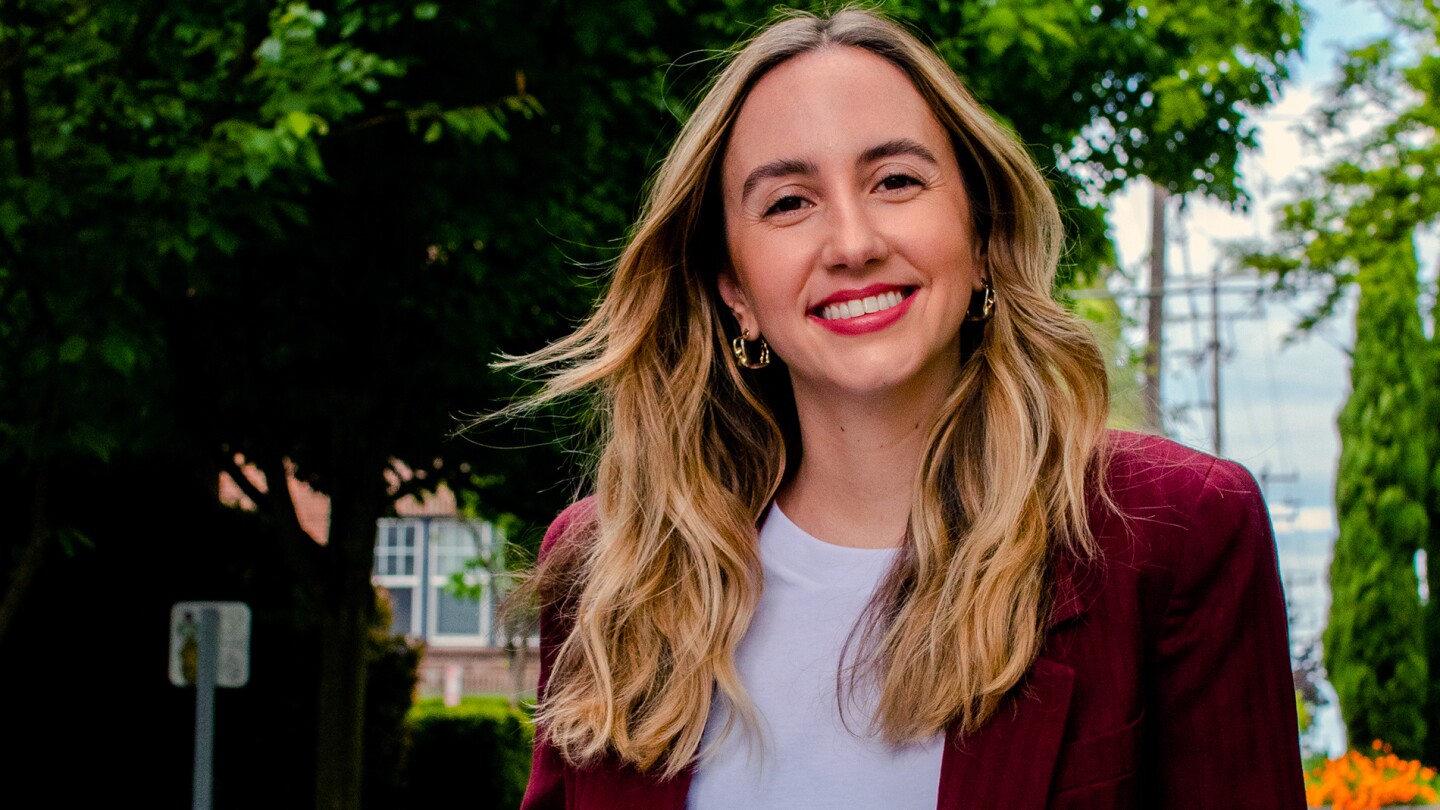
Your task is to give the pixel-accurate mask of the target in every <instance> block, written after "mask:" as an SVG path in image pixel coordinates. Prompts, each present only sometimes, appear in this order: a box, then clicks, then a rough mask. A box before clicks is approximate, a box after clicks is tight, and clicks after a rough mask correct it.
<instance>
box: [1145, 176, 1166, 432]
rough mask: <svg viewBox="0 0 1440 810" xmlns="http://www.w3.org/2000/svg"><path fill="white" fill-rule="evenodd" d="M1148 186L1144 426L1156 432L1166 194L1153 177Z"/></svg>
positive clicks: (1159, 426) (1160, 421)
mask: <svg viewBox="0 0 1440 810" xmlns="http://www.w3.org/2000/svg"><path fill="white" fill-rule="evenodd" d="M1150 188H1151V197H1150V292H1149V296H1148V297H1149V299H1150V309H1149V313H1148V317H1147V318H1146V320H1145V331H1146V340H1145V426H1146V427H1147V428H1149V429H1150V430H1151V431H1152V432H1154V433H1156V434H1164V433H1165V420H1164V415H1163V414H1162V413H1161V410H1160V375H1161V372H1162V370H1163V369H1162V366H1161V361H1162V354H1161V347H1162V343H1163V340H1164V334H1165V203H1166V200H1167V199H1168V198H1169V194H1167V193H1166V191H1165V189H1164V187H1162V186H1159V185H1156V184H1155V183H1154V182H1153V181H1152V182H1151V185H1150Z"/></svg>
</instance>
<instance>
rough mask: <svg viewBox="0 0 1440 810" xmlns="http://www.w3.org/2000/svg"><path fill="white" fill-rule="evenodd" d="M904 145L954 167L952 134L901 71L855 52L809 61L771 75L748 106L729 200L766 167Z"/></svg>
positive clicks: (733, 144) (829, 51) (730, 157)
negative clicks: (905, 141) (918, 146)
mask: <svg viewBox="0 0 1440 810" xmlns="http://www.w3.org/2000/svg"><path fill="white" fill-rule="evenodd" d="M896 138H910V139H912V140H915V141H918V142H920V143H922V144H923V145H925V146H928V147H929V148H930V149H931V151H932V152H933V153H934V154H935V155H936V156H937V157H938V158H940V159H941V160H942V162H951V163H953V161H954V153H953V150H952V149H951V148H950V143H949V141H950V139H949V136H948V135H947V133H946V132H945V129H944V128H943V127H942V126H941V125H940V122H939V121H938V120H937V119H936V118H935V114H934V112H933V111H932V110H931V109H930V106H929V105H928V104H926V103H925V99H924V98H923V97H921V95H920V92H919V91H918V90H916V89H915V85H914V84H913V83H912V82H911V81H910V78H909V77H908V76H906V75H905V73H904V72H903V71H901V69H900V68H899V67H897V66H896V65H895V64H894V63H892V62H890V61H889V60H888V59H885V58H884V57H882V56H878V55H876V54H874V53H871V52H870V51H867V50H864V49H862V48H854V47H848V46H837V47H829V48H824V49H821V50H818V51H812V52H810V53H806V54H802V55H800V56H797V57H795V58H793V59H791V60H789V61H787V62H784V63H782V64H780V65H779V66H777V67H775V68H774V69H772V70H771V71H770V72H769V73H767V74H765V76H764V77H762V78H761V79H760V81H759V82H757V83H756V84H755V86H754V87H753V88H752V89H751V91H750V94H749V95H748V97H747V98H746V100H745V102H744V104H742V105H741V107H740V113H739V115H738V116H736V120H735V124H734V128H733V129H732V130H731V133H730V138H729V141H728V144H727V146H726V150H725V156H724V178H725V184H726V190H727V196H728V192H729V191H730V190H731V189H732V186H731V183H732V182H739V179H742V178H743V175H744V174H745V173H746V172H747V171H749V169H750V168H753V167H754V166H757V165H760V164H762V163H765V162H768V161H772V160H777V159H782V160H783V159H790V158H796V159H804V160H812V161H817V162H820V161H824V160H825V159H827V158H834V159H838V160H853V157H854V155H858V154H859V153H861V152H863V151H864V150H866V149H869V148H871V147H873V146H875V145H876V144H880V143H885V142H887V141H892V140H894V139H896ZM737 176H738V177H737Z"/></svg>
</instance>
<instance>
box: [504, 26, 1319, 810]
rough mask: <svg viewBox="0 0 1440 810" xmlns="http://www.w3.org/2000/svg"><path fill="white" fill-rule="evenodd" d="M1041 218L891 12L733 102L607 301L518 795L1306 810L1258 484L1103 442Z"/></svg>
mask: <svg viewBox="0 0 1440 810" xmlns="http://www.w3.org/2000/svg"><path fill="white" fill-rule="evenodd" d="M1060 243H1061V224H1060V219H1059V215H1058V213H1057V210H1056V206H1055V202H1054V200H1053V199H1052V197H1051V196H1050V194H1049V192H1048V190H1047V189H1046V186H1045V183H1044V181H1043V179H1042V178H1041V176H1040V174H1039V172H1038V170H1037V169H1036V167H1035V166H1034V164H1033V163H1032V161H1031V160H1030V158H1029V157H1028V155H1027V154H1026V152H1025V150H1024V149H1023V148H1022V147H1021V146H1020V145H1019V144H1018V143H1017V142H1016V141H1015V139H1014V138H1013V136H1011V135H1010V134H1009V133H1008V132H1006V131H1005V130H1004V129H1003V128H1002V127H1001V126H999V125H998V124H997V123H996V122H995V121H994V120H992V119H991V118H990V117H989V116H988V115H987V114H986V113H985V112H984V111H983V110H982V109H981V108H980V107H979V105H978V104H977V103H976V102H975V101H974V100H973V99H972V98H971V97H970V96H969V95H968V93H967V92H966V91H965V90H964V88H963V87H962V86H961V84H960V82H959V80H958V79H957V78H956V77H955V75H954V74H953V73H952V72H951V71H950V70H949V69H948V68H947V67H946V66H945V64H944V63H943V62H942V61H941V60H940V59H939V58H938V57H937V56H935V55H934V54H933V53H931V52H930V51H929V50H928V49H926V48H925V47H924V46H923V45H921V44H920V43H919V42H918V41H917V40H916V39H915V38H914V37H912V36H911V35H910V34H908V33H906V32H905V31H904V30H903V29H901V28H899V27H898V26H896V25H894V24H893V23H890V22H888V21H886V20H884V19H883V18H880V17H878V16H876V15H875V14H872V13H869V12H863V11H855V10H847V11H842V12H840V13H838V14H835V15H834V16H831V17H813V16H807V15H799V14H796V15H792V16H789V17H787V18H785V19H783V20H781V21H780V22H778V23H776V24H774V25H772V26H771V27H769V28H768V29H766V30H764V31H762V32H761V33H760V34H759V35H758V36H757V37H755V38H754V39H753V40H752V41H750V42H749V43H748V44H747V45H746V46H745V47H744V48H743V49H742V50H740V51H739V52H738V53H737V55H736V56H735V57H734V58H733V60H732V61H731V62H730V63H729V64H728V66H727V67H726V68H725V69H724V70H723V72H722V73H721V74H720V75H719V77H718V78H717V80H716V81H715V83H714V85H713V86H712V87H711V89H710V90H709V92H708V94H707V95H706V96H705V97H704V99H703V101H702V102H701V103H700V105H699V107H698V109H697V110H696V111H695V113H694V115H693V116H692V117H691V118H690V120H689V121H688V123H686V125H685V127H684V128H683V131H682V132H681V134H680V137H679V139H678V141H677V143H676V144H675V146H674V148H673V149H672V151H671V152H670V154H669V156H668V158H667V159H666V161H665V163H664V165H663V166H662V167H661V168H660V170H659V174H658V177H657V179H656V182H655V183H654V185H653V187H652V189H651V191H650V196H649V199H648V203H647V205H646V208H645V210H644V212H643V214H642V216H641V219H640V222H639V224H638V225H637V227H636V229H635V232H634V235H633V237H632V238H631V240H630V243H629V245H628V246H627V248H626V250H625V251H624V253H623V255H622V256H621V258H620V260H619V262H618V265H617V267H616V269H615V275H614V279H613V281H612V283H611V286H610V289H609V290H608V292H607V293H606V294H605V295H604V297H603V298H602V300H601V302H600V304H599V306H598V308H597V310H596V312H595V314H594V315H593V316H592V317H591V318H590V320H589V321H588V322H587V323H585V324H584V325H583V326H582V327H581V328H580V329H579V330H578V331H577V332H576V333H575V334H573V335H571V336H570V337H569V338H566V339H565V340H562V341H560V342H559V343H557V344H555V345H553V346H551V347H549V348H547V349H545V350H543V351H541V352H539V353H537V354H535V355H532V356H529V357H527V358H522V359H521V360H520V361H519V364H520V365H522V366H526V367H530V368H543V369H548V370H549V374H550V377H549V380H548V387H547V388H546V389H545V391H544V392H543V393H542V394H541V395H540V396H539V397H538V398H537V399H536V400H535V401H534V402H533V403H531V404H539V403H540V402H546V401H550V400H553V399H555V398H557V397H563V396H567V395H570V394H574V393H577V392H588V393H590V394H591V395H592V396H593V397H594V402H595V405H596V411H597V413H598V416H599V421H600V426H601V438H600V444H599V454H598V462H597V467H596V470H595V476H594V481H595V494H594V496H593V497H592V498H587V499H585V500H583V501H581V502H579V503H577V504H576V505H574V506H572V507H571V508H570V509H568V510H567V511H566V512H565V513H564V514H562V515H561V516H560V518H559V519H557V520H556V522H555V524H554V525H553V526H552V527H551V529H550V531H549V532H548V534H547V536H546V538H545V541H544V543H543V545H542V550H541V563H540V568H539V571H538V573H537V579H536V587H537V588H538V590H539V594H540V598H541V599H542V606H543V614H542V621H541V635H542V674H541V684H540V694H541V697H540V704H539V708H538V713H537V721H538V727H539V731H538V735H537V743H536V749H535V760H534V769H533V772H532V775H531V782H530V785H529V789H528V791H527V794H526V798H525V803H524V807H526V808H535V809H536V810H538V808H548V807H572V808H622V807H623V808H642V807H669V808H682V807H691V808H706V809H708V808H717V807H740V808H750V807H786V808H793V807H827V808H830V807H856V808H910V807H915V808H921V807H926V808H928V807H937V806H938V807H942V808H1040V807H1052V808H1101V807H1103V808H1120V807H1137V808H1138V807H1145V808H1182V807H1192V806H1193V807H1202V806H1203V807H1207V808H1213V807H1257V808H1258V807H1265V808H1279V807H1302V806H1304V800H1303V791H1302V787H1301V772H1300V761H1299V753H1298V744H1297V726H1296V722H1295V709H1294V698H1293V691H1292V686H1291V680H1290V672H1289V666H1288V655H1287V642H1286V626H1285V615H1284V606H1283V600H1282V597H1281V592H1280V586H1279V581H1278V577H1277V573H1276V565H1275V554H1274V546H1273V543H1272V541H1271V538H1270V533H1269V523H1268V519H1267V516H1266V512H1265V508H1264V504H1263V503H1262V501H1261V499H1260V496H1259V494H1258V491H1257V488H1256V486H1255V483H1254V480H1253V479H1252V478H1251V477H1250V476H1249V474H1248V473H1246V472H1245V471H1244V470H1243V469H1242V468H1240V467H1239V466H1237V465H1234V464H1232V463H1229V462H1224V461H1219V460H1216V459H1213V458H1210V457H1207V456H1202V455H1200V454H1198V453H1195V452H1193V451H1189V450H1185V449H1183V448H1181V447H1179V446H1177V445H1174V444H1170V443H1167V442H1164V441H1162V440H1159V439H1153V438H1145V437H1139V436H1133V435H1125V434H1113V433H1112V434H1107V432H1106V431H1105V427H1104V425H1105V419H1106V415H1107V394H1106V388H1105V369H1104V365H1103V361H1102V359H1101V356H1100V354H1099V352H1098V351H1097V349H1096V346H1095V344H1094V341H1093V339H1092V338H1091V336H1090V334H1089V332H1088V331H1087V329H1086V328H1085V327H1084V326H1083V325H1081V324H1080V323H1078V322H1077V321H1076V320H1075V319H1074V318H1072V317H1070V316H1069V315H1068V314H1067V313H1066V312H1065V311H1064V310H1063V309H1061V308H1060V307H1058V306H1057V305H1056V304H1055V303H1054V302H1053V301H1052V300H1051V298H1050V294H1049V293H1050V289H1051V283H1052V279H1053V276H1054V272H1055V267H1056V263H1057V261H1058V256H1059V252H1060V247H1061V245H1060Z"/></svg>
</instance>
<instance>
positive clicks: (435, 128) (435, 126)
mask: <svg viewBox="0 0 1440 810" xmlns="http://www.w3.org/2000/svg"><path fill="white" fill-rule="evenodd" d="M444 134H445V127H444V126H443V125H442V124H441V123H440V122H439V121H431V122H430V126H428V127H426V128H425V136H424V139H423V140H424V141H425V143H435V142H436V141H438V140H440V136H441V135H444Z"/></svg>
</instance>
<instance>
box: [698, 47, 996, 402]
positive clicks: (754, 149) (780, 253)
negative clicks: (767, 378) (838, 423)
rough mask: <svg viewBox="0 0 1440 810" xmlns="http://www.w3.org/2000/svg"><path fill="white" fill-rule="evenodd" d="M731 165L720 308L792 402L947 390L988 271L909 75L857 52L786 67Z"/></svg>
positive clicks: (773, 79) (758, 88) (954, 171)
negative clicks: (782, 374)
mask: <svg viewBox="0 0 1440 810" xmlns="http://www.w3.org/2000/svg"><path fill="white" fill-rule="evenodd" d="M723 161H724V162H723V164H722V166H721V172H722V184H723V185H722V189H721V191H722V195H723V199H724V211H725V236H726V242H727V245H728V247H729V265H728V267H727V269H726V270H724V271H722V272H721V274H720V278H719V287H720V294H721V297H722V298H723V299H724V301H725V303H726V305H727V306H729V307H730V309H731V310H732V311H733V312H734V313H735V316H736V318H737V319H738V320H739V322H740V326H741V327H742V328H743V329H746V330H748V331H749V332H750V338H751V339H752V340H754V339H757V338H759V337H762V336H763V337H764V338H765V339H766V340H767V341H768V342H769V343H770V346H771V348H772V350H773V351H774V352H775V353H776V354H777V355H779V356H780V357H781V358H783V359H784V360H785V362H786V365H787V366H789V368H790V373H791V379H792V382H793V384H794V385H795V389H796V395H797V397H798V396H801V395H802V392H805V393H810V392H813V393H815V394H817V395H822V396H835V395H844V394H847V393H848V394H851V395H870V394H877V393H882V392H886V391H893V390H897V389H903V388H907V387H913V386H916V385H920V386H928V387H931V388H934V387H936V386H942V387H943V388H944V390H948V387H949V385H950V383H951V382H952V381H953V379H954V377H955V375H956V374H957V373H958V371H959V367H960V345H959V344H960V341H959V334H960V326H961V323H962V322H963V321H964V319H965V314H966V311H967V309H968V307H969V304H970V297H971V295H972V293H973V292H975V291H976V290H978V289H979V288H980V284H981V273H982V268H983V266H984V261H983V259H984V257H983V255H982V253H981V248H980V246H979V244H978V240H977V239H976V238H975V236H974V233H973V230H974V229H973V226H972V220H971V215H970V205H969V199H968V197H967V195H966V192H965V186H964V182H963V181H962V179H961V176H960V168H959V165H958V163H957V161H956V158H955V153H954V150H953V148H952V147H951V145H950V138H949V136H948V134H947V133H946V131H945V129H944V128H943V127H941V125H940V123H939V121H938V120H936V118H935V116H934V114H933V113H932V112H931V111H930V108H929V106H928V105H927V104H926V103H925V101H924V99H922V98H921V97H920V94H919V92H918V91H916V89H915V87H914V85H912V84H911V83H910V80H909V79H908V78H907V77H906V76H905V74H904V73H902V72H901V71H900V69H899V68H897V67H896V66H895V65H893V64H892V63H890V62H889V61H887V60H886V59H884V58H882V57H879V56H876V55H875V54H873V53H870V52H869V51H865V50H862V49H859V48H850V47H836V48H827V49H824V50H820V51H815V52H811V53H808V54H805V55H802V56H798V57H796V58H794V59H791V60H790V61H788V62H785V63H783V64H781V65H780V66H779V67H777V68H775V69H774V70H772V71H771V72H769V73H768V74H766V75H765V77H764V78H762V79H761V80H760V81H759V82H758V83H757V84H756V85H755V87H754V88H753V89H752V91H751V93H750V95H749V97H748V98H747V100H746V101H745V103H744V106H742V107H741V109H740V113H739V115H738V117H737V119H736V121H735V124H734V128H733V130H732V132H731V135H730V140H729V145H728V147H727V149H726V152H725V155H724V158H723Z"/></svg>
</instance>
